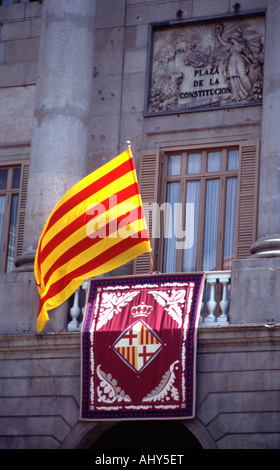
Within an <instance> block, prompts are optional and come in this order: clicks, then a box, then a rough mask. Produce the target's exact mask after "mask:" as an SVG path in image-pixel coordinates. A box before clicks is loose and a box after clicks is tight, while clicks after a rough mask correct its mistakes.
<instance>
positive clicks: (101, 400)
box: [81, 273, 204, 421]
mask: <svg viewBox="0 0 280 470" xmlns="http://www.w3.org/2000/svg"><path fill="white" fill-rule="evenodd" d="M203 284H204V275H203V274H200V273H194V274H172V275H164V274H163V275H150V276H141V277H139V276H137V277H134V276H131V277H126V278H118V279H114V278H107V279H105V278H103V279H102V278H101V279H96V280H92V281H91V284H90V291H89V298H88V302H87V307H86V311H85V317H84V322H83V328H82V380H81V419H84V420H96V421H100V420H114V419H167V418H172V419H174V418H180V419H183V418H184V419H185V418H193V417H194V414H195V366H196V330H197V324H198V319H199V312H200V304H201V298H202V291H203Z"/></svg>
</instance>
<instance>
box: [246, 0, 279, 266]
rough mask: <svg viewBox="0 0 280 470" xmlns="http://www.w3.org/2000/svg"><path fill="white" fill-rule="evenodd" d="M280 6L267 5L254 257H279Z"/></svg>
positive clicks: (272, 2) (273, 1)
mask: <svg viewBox="0 0 280 470" xmlns="http://www.w3.org/2000/svg"><path fill="white" fill-rule="evenodd" d="M279 29H280V3H279V0H270V1H269V2H268V8H267V14H266V49H265V64H264V65H265V69H264V89H263V117H262V143H261V163H260V182H259V213H258V240H257V242H256V243H254V244H253V246H252V247H251V253H252V256H254V257H258V258H259V257H261V258H271V257H279V256H280V139H279V129H280V35H279Z"/></svg>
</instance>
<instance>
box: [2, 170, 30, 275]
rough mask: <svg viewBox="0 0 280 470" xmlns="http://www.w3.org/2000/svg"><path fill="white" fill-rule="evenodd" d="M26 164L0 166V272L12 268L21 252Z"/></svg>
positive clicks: (26, 174) (26, 175) (8, 270)
mask: <svg viewBox="0 0 280 470" xmlns="http://www.w3.org/2000/svg"><path fill="white" fill-rule="evenodd" d="M27 180H28V164H27V163H26V162H25V163H17V164H15V165H9V166H8V165H7V166H5V165H1V166H0V247H1V252H0V272H2V273H3V272H10V271H12V270H13V269H14V261H15V258H16V257H17V256H18V255H20V254H21V250H22V242H23V225H24V212H25V202H26V191H27Z"/></svg>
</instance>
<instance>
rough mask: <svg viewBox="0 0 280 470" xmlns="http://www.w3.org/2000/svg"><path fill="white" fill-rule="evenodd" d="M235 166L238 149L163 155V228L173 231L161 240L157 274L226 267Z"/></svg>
mask: <svg viewBox="0 0 280 470" xmlns="http://www.w3.org/2000/svg"><path fill="white" fill-rule="evenodd" d="M238 166H239V150H238V148H232V149H222V150H221V149H213V150H211V151H206V150H204V151H195V152H193V151H189V152H183V153H180V154H175V155H172V154H171V155H166V156H165V162H164V170H163V171H164V175H165V178H164V180H165V184H164V194H163V199H164V200H165V201H166V202H167V203H168V204H169V205H170V208H171V210H169V211H168V213H167V214H165V221H164V223H165V231H164V233H166V228H167V227H169V228H171V227H172V229H173V230H172V232H173V233H172V234H170V236H169V237H164V238H163V259H162V263H161V264H162V266H161V270H162V272H176V271H181V272H192V271H212V270H215V271H217V270H222V269H229V268H230V266H231V262H232V260H233V259H234V257H235V235H236V213H237V190H238V186H237V181H238ZM171 235H172V237H171ZM180 237H181V240H179V238H180Z"/></svg>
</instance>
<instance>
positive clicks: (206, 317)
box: [67, 271, 231, 331]
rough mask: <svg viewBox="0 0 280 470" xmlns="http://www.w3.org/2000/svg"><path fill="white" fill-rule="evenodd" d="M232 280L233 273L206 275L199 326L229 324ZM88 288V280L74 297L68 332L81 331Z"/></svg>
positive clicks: (216, 272)
mask: <svg viewBox="0 0 280 470" xmlns="http://www.w3.org/2000/svg"><path fill="white" fill-rule="evenodd" d="M230 279H231V271H208V272H206V273H205V287H204V293H203V299H202V306H201V315H200V319H199V325H202V326H203V325H226V324H228V310H229V303H230V297H229V293H230ZM88 288H89V279H86V280H85V281H84V282H83V283H82V285H81V286H80V287H79V289H77V290H76V292H75V294H74V296H73V304H72V307H71V308H70V312H69V313H70V318H71V321H70V322H69V323H68V325H67V331H80V330H81V326H82V321H83V315H84V309H85V301H86V297H87V292H88Z"/></svg>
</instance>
